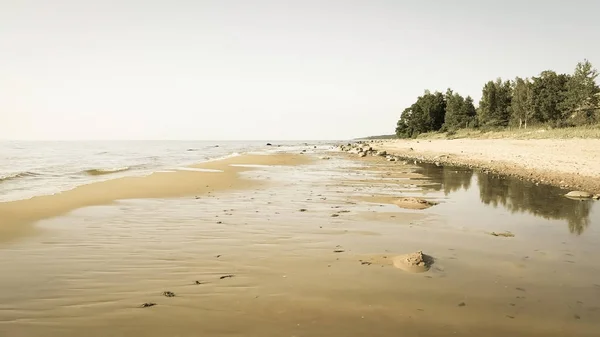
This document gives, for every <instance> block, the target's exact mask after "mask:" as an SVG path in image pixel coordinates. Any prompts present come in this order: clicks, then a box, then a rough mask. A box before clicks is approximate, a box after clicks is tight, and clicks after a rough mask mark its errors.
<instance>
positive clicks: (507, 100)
mask: <svg viewBox="0 0 600 337" xmlns="http://www.w3.org/2000/svg"><path fill="white" fill-rule="evenodd" d="M511 99H512V87H511V85H510V82H509V81H505V82H502V79H500V78H498V79H497V80H496V81H495V82H494V81H489V82H488V83H486V84H485V85H484V87H483V90H482V92H481V101H480V102H479V111H478V113H479V115H478V116H477V119H478V120H479V125H488V126H507V125H508V121H509V120H510V111H511Z"/></svg>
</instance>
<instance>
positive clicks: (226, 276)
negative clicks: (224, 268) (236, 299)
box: [219, 274, 235, 280]
mask: <svg viewBox="0 0 600 337" xmlns="http://www.w3.org/2000/svg"><path fill="white" fill-rule="evenodd" d="M234 276H235V275H233V274H229V275H223V276H221V277H219V280H223V279H226V278H232V277H234Z"/></svg>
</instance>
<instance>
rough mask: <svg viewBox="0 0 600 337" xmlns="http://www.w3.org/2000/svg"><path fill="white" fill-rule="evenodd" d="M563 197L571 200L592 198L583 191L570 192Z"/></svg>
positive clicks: (591, 195)
mask: <svg viewBox="0 0 600 337" xmlns="http://www.w3.org/2000/svg"><path fill="white" fill-rule="evenodd" d="M565 197H567V198H571V199H589V198H592V197H593V194H591V193H589V192H584V191H571V192H569V193H567V194H565Z"/></svg>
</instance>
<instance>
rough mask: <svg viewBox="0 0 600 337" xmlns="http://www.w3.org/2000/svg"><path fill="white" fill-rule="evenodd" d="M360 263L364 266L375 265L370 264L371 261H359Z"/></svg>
mask: <svg viewBox="0 0 600 337" xmlns="http://www.w3.org/2000/svg"><path fill="white" fill-rule="evenodd" d="M358 261H359V262H360V264H361V265H364V266H370V265H372V264H373V262H369V261H363V260H358Z"/></svg>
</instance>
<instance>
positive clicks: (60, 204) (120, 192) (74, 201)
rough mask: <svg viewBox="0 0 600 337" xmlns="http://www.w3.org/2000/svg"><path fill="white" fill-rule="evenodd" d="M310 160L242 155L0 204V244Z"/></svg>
mask: <svg viewBox="0 0 600 337" xmlns="http://www.w3.org/2000/svg"><path fill="white" fill-rule="evenodd" d="M310 162H311V159H310V158H309V157H307V156H306V157H305V156H301V155H294V154H268V155H251V154H246V155H240V156H234V157H229V158H225V159H221V160H214V161H208V162H202V163H199V164H195V165H191V166H189V168H191V169H192V170H180V171H174V172H155V173H152V174H150V175H147V176H130V177H120V178H115V179H110V180H106V181H100V182H94V183H91V184H86V185H81V186H78V187H76V188H74V189H71V190H67V191H64V192H61V193H57V194H53V195H40V196H36V197H33V198H30V199H24V200H15V201H8V202H1V203H0V214H1V215H2V216H0V243H2V242H6V241H11V240H13V239H16V238H19V237H22V236H26V235H31V234H34V233H35V228H33V227H34V226H33V224H34V223H35V222H37V221H39V220H43V219H48V218H53V217H56V216H61V215H64V214H67V213H69V212H71V211H74V210H76V209H80V208H84V207H88V206H98V205H106V204H111V203H113V202H115V201H118V200H127V199H151V198H176V197H185V196H198V195H207V194H210V193H213V192H217V191H226V190H237V189H247V188H251V187H254V186H258V185H260V184H262V183H263V182H260V181H255V180H250V179H244V178H243V177H241V176H240V173H242V172H245V171H250V170H254V169H255V168H253V167H249V166H244V165H284V166H285V165H300V164H307V163H310ZM238 165H241V166H238ZM194 169H198V170H194Z"/></svg>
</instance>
